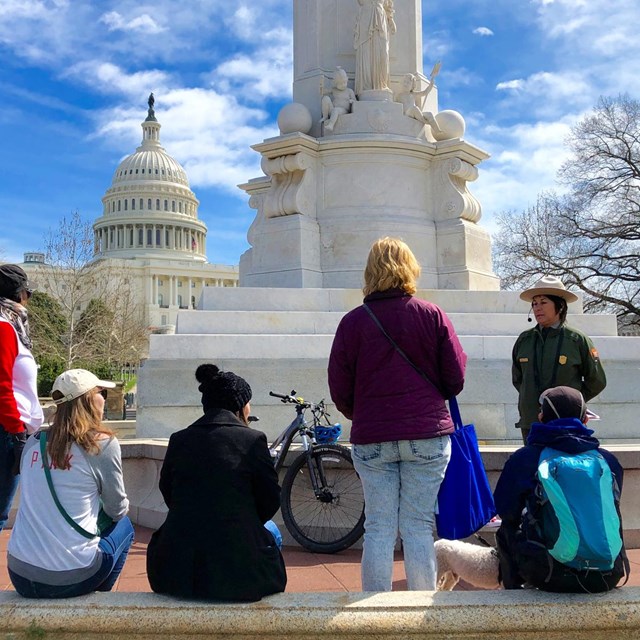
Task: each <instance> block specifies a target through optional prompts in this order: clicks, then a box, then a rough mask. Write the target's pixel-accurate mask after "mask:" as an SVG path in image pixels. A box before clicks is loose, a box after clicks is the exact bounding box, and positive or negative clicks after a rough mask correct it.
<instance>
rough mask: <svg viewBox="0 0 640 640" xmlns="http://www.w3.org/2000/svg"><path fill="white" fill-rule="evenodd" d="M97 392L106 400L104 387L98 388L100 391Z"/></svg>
mask: <svg viewBox="0 0 640 640" xmlns="http://www.w3.org/2000/svg"><path fill="white" fill-rule="evenodd" d="M98 393H99V394H100V395H101V396H102V397H103V398H104V399H105V400H106V399H107V390H106V389H100V391H98Z"/></svg>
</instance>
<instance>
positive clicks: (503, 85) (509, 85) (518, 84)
mask: <svg viewBox="0 0 640 640" xmlns="http://www.w3.org/2000/svg"><path fill="white" fill-rule="evenodd" d="M523 87H524V80H523V79H522V78H518V79H517V80H507V81H506V82H498V84H497V85H496V90H497V91H519V90H520V89H522V88H523Z"/></svg>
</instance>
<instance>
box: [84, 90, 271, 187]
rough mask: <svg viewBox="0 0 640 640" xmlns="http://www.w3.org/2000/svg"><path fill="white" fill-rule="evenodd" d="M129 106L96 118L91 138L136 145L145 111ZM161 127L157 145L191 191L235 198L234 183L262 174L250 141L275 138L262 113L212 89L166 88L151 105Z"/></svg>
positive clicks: (127, 146)
mask: <svg viewBox="0 0 640 640" xmlns="http://www.w3.org/2000/svg"><path fill="white" fill-rule="evenodd" d="M130 104H131V103H130V102H129V101H127V102H126V104H123V105H120V106H117V107H113V108H110V109H105V110H103V111H101V112H99V113H98V114H97V116H96V134H95V135H96V136H98V137H100V138H102V139H103V140H104V142H105V143H106V144H108V145H111V146H114V147H116V148H118V149H120V150H122V152H125V153H131V152H132V151H133V149H134V148H135V147H136V145H137V144H139V142H140V139H141V136H142V133H141V130H140V123H141V122H142V120H144V117H145V115H146V114H145V111H144V108H143V107H142V106H141V107H139V108H136V109H133V108H131V106H130ZM155 110H156V117H157V118H158V121H159V122H160V123H161V124H162V131H161V142H162V144H163V146H164V147H165V149H166V150H167V152H168V153H169V154H170V155H172V156H174V157H175V158H176V159H177V160H178V161H179V162H180V163H181V164H182V166H183V167H184V168H185V170H186V171H187V174H188V176H189V179H190V181H191V186H192V187H194V188H195V187H217V188H222V189H224V190H225V191H226V192H228V193H229V194H232V195H235V196H236V197H238V198H243V197H246V196H244V195H243V193H242V192H241V191H240V190H239V189H238V188H237V186H236V185H237V184H238V183H241V182H245V181H246V180H248V179H249V178H250V177H257V176H259V175H262V172H261V171H260V156H259V155H258V154H256V153H255V152H254V151H252V150H251V148H250V146H251V145H252V144H255V143H256V142H258V141H260V140H262V139H264V138H268V137H272V136H274V135H277V129H276V128H275V126H274V125H272V124H270V123H269V122H268V114H267V113H266V112H264V111H262V110H259V109H251V108H247V107H244V106H242V105H240V104H238V102H237V101H236V100H235V98H234V97H233V96H229V95H227V96H225V95H220V94H218V93H216V92H215V91H213V90H208V89H199V88H190V89H185V88H179V89H169V90H166V91H165V93H163V94H162V95H161V96H160V97H159V98H158V99H157V100H156V104H155Z"/></svg>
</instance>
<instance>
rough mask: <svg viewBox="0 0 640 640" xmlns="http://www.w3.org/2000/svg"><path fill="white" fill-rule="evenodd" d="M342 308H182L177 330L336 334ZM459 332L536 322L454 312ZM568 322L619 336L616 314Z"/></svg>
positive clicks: (517, 329)
mask: <svg viewBox="0 0 640 640" xmlns="http://www.w3.org/2000/svg"><path fill="white" fill-rule="evenodd" d="M343 316H344V312H343V311H274V310H259V311H256V310H251V311H238V310H236V311H227V310H225V311H222V310H220V311H181V312H179V313H178V319H177V324H176V333H177V334H180V335H184V334H198V335H211V334H255V333H264V334H269V335H284V334H310V335H317V334H333V333H335V331H336V328H337V326H338V323H339V322H340V320H341V318H342V317H343ZM448 316H449V318H450V319H451V322H452V323H453V326H454V327H455V329H456V332H457V333H458V335H460V336H463V335H478V334H482V335H491V336H514V337H515V336H518V335H519V334H520V333H521V332H522V331H525V330H526V329H528V328H531V327H532V326H533V325H532V324H531V323H529V322H527V316H526V313H525V312H524V311H522V312H520V313H487V312H468V313H460V312H452V313H449V314H448ZM568 323H569V324H570V325H571V326H572V327H574V328H576V329H579V330H580V331H583V332H585V333H586V334H587V335H590V336H592V337H596V336H616V335H617V324H616V317H615V316H614V315H586V314H574V315H569V317H568Z"/></svg>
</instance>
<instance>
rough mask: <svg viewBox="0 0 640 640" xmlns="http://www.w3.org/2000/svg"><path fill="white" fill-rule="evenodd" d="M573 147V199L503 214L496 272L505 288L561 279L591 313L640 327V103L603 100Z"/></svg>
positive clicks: (575, 133)
mask: <svg viewBox="0 0 640 640" xmlns="http://www.w3.org/2000/svg"><path fill="white" fill-rule="evenodd" d="M567 144H568V146H569V149H570V150H571V152H572V155H571V157H570V159H569V160H568V161H567V162H565V164H564V165H563V166H562V168H561V170H560V173H559V178H560V180H561V181H562V182H563V183H564V184H565V185H566V187H567V189H568V191H567V193H566V194H557V193H554V192H546V193H542V194H541V195H540V196H539V197H538V199H537V202H536V204H535V205H534V206H532V207H530V208H529V209H527V210H526V211H523V212H518V213H516V212H505V213H502V214H500V215H499V217H498V224H499V226H500V231H499V233H498V234H497V235H496V237H495V239H494V262H495V266H496V271H497V273H498V275H499V276H500V277H501V278H502V281H503V286H504V287H505V288H522V287H523V286H526V285H528V284H530V283H531V282H532V281H534V280H535V279H537V278H538V277H539V276H540V274H543V273H545V274H551V275H555V276H557V277H559V278H561V279H562V281H563V282H564V283H565V285H567V286H571V287H574V288H577V289H580V290H581V291H582V292H583V294H584V299H585V308H586V309H587V310H589V309H591V310H596V309H597V310H606V311H609V312H613V313H616V314H617V315H618V318H619V319H620V321H621V322H622V323H623V324H624V323H626V324H640V242H639V241H640V102H638V101H637V100H633V99H631V98H630V97H629V96H626V95H625V96H618V97H617V98H601V99H600V102H599V103H598V105H597V107H596V108H595V109H594V111H593V113H591V114H590V115H589V116H587V117H586V118H585V119H584V120H582V121H581V122H580V123H578V125H576V127H574V129H573V130H572V133H571V136H570V137H569V138H568V140H567Z"/></svg>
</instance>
